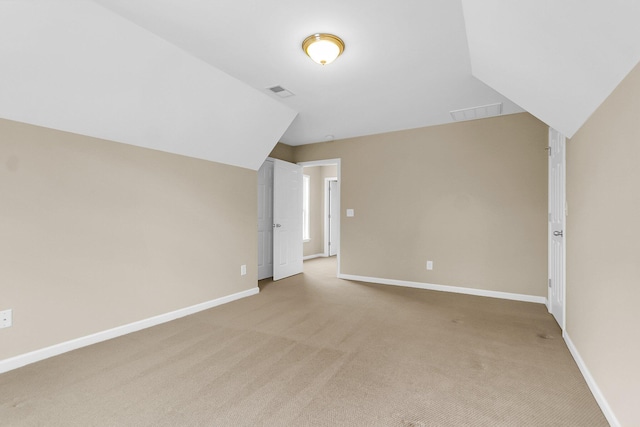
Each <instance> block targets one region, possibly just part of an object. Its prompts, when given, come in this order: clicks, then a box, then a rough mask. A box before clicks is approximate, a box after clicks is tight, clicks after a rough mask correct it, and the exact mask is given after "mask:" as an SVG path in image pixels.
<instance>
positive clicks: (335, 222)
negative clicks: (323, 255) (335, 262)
mask: <svg viewBox="0 0 640 427" xmlns="http://www.w3.org/2000/svg"><path fill="white" fill-rule="evenodd" d="M338 197H339V194H338V181H329V256H333V255H336V254H337V253H338V249H339V248H340V203H339V199H338Z"/></svg>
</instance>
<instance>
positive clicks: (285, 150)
mask: <svg viewBox="0 0 640 427" xmlns="http://www.w3.org/2000/svg"><path fill="white" fill-rule="evenodd" d="M293 152H294V147H292V146H290V145H287V144H283V143H282V142H278V143H277V144H276V146H275V147H273V150H271V153H270V154H269V157H271V158H273V159H278V160H284V161H285V162H289V163H294V153H293Z"/></svg>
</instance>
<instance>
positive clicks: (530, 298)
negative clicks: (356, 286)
mask: <svg viewBox="0 0 640 427" xmlns="http://www.w3.org/2000/svg"><path fill="white" fill-rule="evenodd" d="M338 278H339V279H345V280H355V281H358V282H368V283H377V284H380V285H392V286H404V287H407V288H418V289H427V290H430V291H441V292H453V293H457V294H466V295H476V296H481V297H491V298H501V299H508V300H514V301H524V302H535V303H539V304H546V303H547V299H546V298H545V297H538V296H535V295H524V294H512V293H509V292H499V291H487V290H484V289H475V288H462V287H458V286H447V285H434V284H432V283H421V282H408V281H406V280H392V279H381V278H378V277H365V276H354V275H352V274H338Z"/></svg>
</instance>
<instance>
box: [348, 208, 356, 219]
mask: <svg viewBox="0 0 640 427" xmlns="http://www.w3.org/2000/svg"><path fill="white" fill-rule="evenodd" d="M347 216H348V217H352V216H355V212H354V211H353V209H347Z"/></svg>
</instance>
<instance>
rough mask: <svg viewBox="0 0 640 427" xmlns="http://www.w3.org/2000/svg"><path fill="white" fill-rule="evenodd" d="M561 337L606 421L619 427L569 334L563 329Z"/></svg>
mask: <svg viewBox="0 0 640 427" xmlns="http://www.w3.org/2000/svg"><path fill="white" fill-rule="evenodd" d="M562 337H563V338H564V341H565V342H566V343H567V347H569V352H571V355H572V356H573V359H574V360H575V361H576V364H577V365H578V368H580V372H581V373H582V376H583V377H584V379H585V381H586V382H587V385H588V386H589V389H590V390H591V393H592V394H593V397H595V399H596V402H598V405H600V409H601V410H602V413H603V414H604V416H605V418H606V419H607V421H609V424H611V427H620V425H621V424H620V422H619V421H618V418H617V417H616V415H615V414H614V413H613V410H612V409H611V406H609V402H607V399H605V397H604V394H602V391H601V390H600V387H598V384H597V383H596V380H595V379H594V378H593V376H592V375H591V372H589V368H587V365H586V364H585V363H584V360H582V356H580V353H579V352H578V349H577V348H576V346H575V345H574V344H573V341H571V338H570V337H569V334H568V333H567V332H566V331H565V332H564V333H563V334H562Z"/></svg>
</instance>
